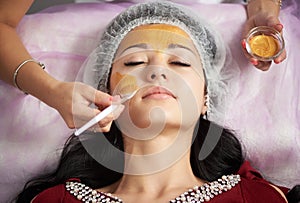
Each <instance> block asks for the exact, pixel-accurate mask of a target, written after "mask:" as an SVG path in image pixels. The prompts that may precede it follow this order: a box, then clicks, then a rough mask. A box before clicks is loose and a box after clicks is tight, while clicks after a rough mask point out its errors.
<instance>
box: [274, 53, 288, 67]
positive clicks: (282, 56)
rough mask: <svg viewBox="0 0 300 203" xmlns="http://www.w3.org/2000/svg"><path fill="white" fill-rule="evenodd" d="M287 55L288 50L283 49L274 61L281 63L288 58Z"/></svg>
mask: <svg viewBox="0 0 300 203" xmlns="http://www.w3.org/2000/svg"><path fill="white" fill-rule="evenodd" d="M286 56H287V55H286V50H283V52H282V53H281V54H280V55H279V56H278V57H277V58H275V59H274V62H275V63H276V64H279V63H281V62H282V61H284V60H285V59H286Z"/></svg>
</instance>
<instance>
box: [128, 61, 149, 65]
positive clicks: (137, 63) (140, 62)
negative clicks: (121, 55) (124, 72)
mask: <svg viewBox="0 0 300 203" xmlns="http://www.w3.org/2000/svg"><path fill="white" fill-rule="evenodd" d="M144 63H145V62H144V61H129V62H125V63H124V65H125V66H138V65H141V64H144Z"/></svg>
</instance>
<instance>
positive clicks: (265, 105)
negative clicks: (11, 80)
mask: <svg viewBox="0 0 300 203" xmlns="http://www.w3.org/2000/svg"><path fill="white" fill-rule="evenodd" d="M285 3H286V5H285V6H284V8H283V9H282V11H281V20H282V22H283V25H284V36H285V40H286V49H287V51H288V59H287V60H286V61H284V62H283V63H282V64H280V65H276V64H275V65H272V67H271V69H270V70H269V71H267V72H262V71H258V70H256V69H255V68H253V67H252V66H251V65H250V64H249V63H248V61H247V60H246V59H245V57H244V55H243V54H242V52H241V48H240V39H241V36H240V33H241V29H242V27H243V23H244V22H245V20H246V12H245V8H244V6H242V5H238V4H216V5H211V4H210V5H203V4H199V3H191V2H188V3H186V4H187V5H188V6H189V7H191V8H192V9H195V10H196V11H197V12H199V14H201V15H202V16H206V17H207V20H208V21H210V22H212V23H213V24H215V26H216V28H217V29H219V30H220V31H221V32H222V35H223V37H224V39H225V41H226V43H228V44H229V47H230V49H231V51H232V54H233V60H234V61H233V62H234V63H233V64H236V65H237V66H238V68H239V69H240V72H238V73H237V74H238V76H239V77H238V80H237V81H236V82H237V85H238V89H237V90H236V91H235V96H234V105H233V107H232V109H231V111H230V113H229V114H228V120H227V122H228V125H230V126H231V127H232V128H233V129H235V130H236V131H237V132H238V136H239V138H240V140H241V141H242V142H243V144H244V146H245V151H246V153H247V154H246V155H247V157H248V158H249V159H250V161H251V162H252V165H253V166H254V167H255V168H258V169H259V170H260V171H261V173H262V174H263V175H264V176H265V177H266V178H267V179H268V180H270V181H273V182H274V183H276V184H279V185H284V186H288V187H290V186H292V185H294V184H296V183H300V178H299V174H300V156H299V154H300V122H299V120H300V98H299V86H300V69H299V66H298V65H297V64H298V63H297V60H299V50H300V27H299V26H298V25H299V24H300V14H299V1H297V3H296V2H293V1H285ZM128 6H129V4H128V3H127V4H125V3H118V4H108V3H87V4H70V5H63V6H57V7H52V8H49V9H46V10H44V11H42V12H40V13H37V14H33V15H28V16H26V17H25V18H24V19H23V20H22V22H21V23H20V25H19V27H18V33H19V34H20V36H21V39H22V40H23V42H24V43H25V45H26V47H27V48H28V50H29V51H30V53H31V54H32V56H33V57H34V58H36V59H38V60H40V61H42V62H44V63H45V64H46V71H47V72H49V73H50V74H51V75H53V76H54V77H56V78H58V79H60V80H65V81H73V80H75V79H76V77H77V73H78V71H79V70H80V67H81V64H82V63H83V61H84V60H85V59H86V57H87V55H88V54H89V53H90V52H91V51H92V50H93V49H94V48H95V46H96V43H97V40H98V39H99V36H100V34H101V30H103V28H104V27H105V26H106V25H107V23H108V22H109V21H110V20H111V19H112V18H113V17H114V16H115V15H117V14H118V13H119V12H120V11H122V10H123V9H125V8H126V7H128ZM297 7H298V8H297ZM297 9H298V12H297ZM0 98H1V99H0V101H1V102H0V109H1V110H0V111H1V118H0V129H1V134H0V166H1V167H0V174H1V178H0V202H10V200H11V199H12V198H13V197H14V196H15V195H16V194H17V193H18V192H19V191H20V190H21V189H22V187H23V184H24V183H25V182H26V181H27V180H28V179H30V178H31V177H33V176H35V175H36V174H38V173H41V172H45V170H51V169H53V167H55V164H56V161H57V158H58V155H59V152H60V149H61V147H62V145H63V144H64V142H65V140H66V139H67V137H69V135H70V134H71V133H72V130H70V129H68V128H67V127H66V125H65V123H64V121H63V120H62V118H61V117H60V116H59V114H58V113H57V112H56V111H55V110H54V109H52V108H50V107H48V106H47V105H45V104H44V103H42V102H40V101H39V100H37V99H35V98H34V97H32V96H30V95H27V96H26V95H24V94H23V93H22V92H20V91H18V90H17V89H15V88H13V87H11V86H9V85H7V84H5V83H3V82H2V81H0Z"/></svg>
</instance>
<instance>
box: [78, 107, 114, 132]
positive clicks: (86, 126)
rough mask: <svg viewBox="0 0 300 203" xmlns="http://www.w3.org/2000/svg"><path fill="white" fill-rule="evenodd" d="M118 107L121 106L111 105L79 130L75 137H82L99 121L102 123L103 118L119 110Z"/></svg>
mask: <svg viewBox="0 0 300 203" xmlns="http://www.w3.org/2000/svg"><path fill="white" fill-rule="evenodd" d="M118 106H119V105H114V104H112V105H110V106H109V107H107V108H106V109H104V110H103V111H101V112H100V113H99V114H97V115H96V116H95V117H94V118H92V119H91V120H90V121H89V122H87V123H86V124H84V125H83V126H82V127H81V128H79V129H77V130H76V131H75V133H74V135H76V136H78V135H80V134H81V133H83V132H84V131H86V130H87V129H89V128H90V127H92V126H93V125H95V124H96V123H98V122H99V121H101V120H102V119H103V118H105V117H106V116H108V115H109V114H111V113H112V112H114V111H115V110H116V109H117V108H118Z"/></svg>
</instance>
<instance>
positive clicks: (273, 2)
mask: <svg viewBox="0 0 300 203" xmlns="http://www.w3.org/2000/svg"><path fill="white" fill-rule="evenodd" d="M280 2H281V1H280V0H248V5H247V7H246V9H247V16H248V20H247V21H246V23H245V27H244V30H243V38H244V39H243V40H242V48H243V51H244V54H245V56H246V57H247V58H248V60H249V61H250V62H251V63H252V64H253V65H254V66H255V67H256V68H258V69H260V70H263V71H266V70H268V69H269V68H270V66H271V64H272V62H271V61H270V62H264V61H259V60H257V59H255V58H253V57H251V56H250V55H249V54H248V53H247V51H246V49H245V38H246V35H247V33H248V32H249V31H250V30H251V29H252V28H254V27H257V26H269V27H273V28H275V29H276V30H278V31H279V32H281V34H282V29H283V25H282V23H281V22H280V20H279V18H278V16H279V13H280ZM285 58H286V50H284V51H283V52H282V53H281V54H280V55H279V56H278V57H277V58H275V59H274V62H275V63H277V64H278V63H281V62H282V61H284V60H285Z"/></svg>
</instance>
